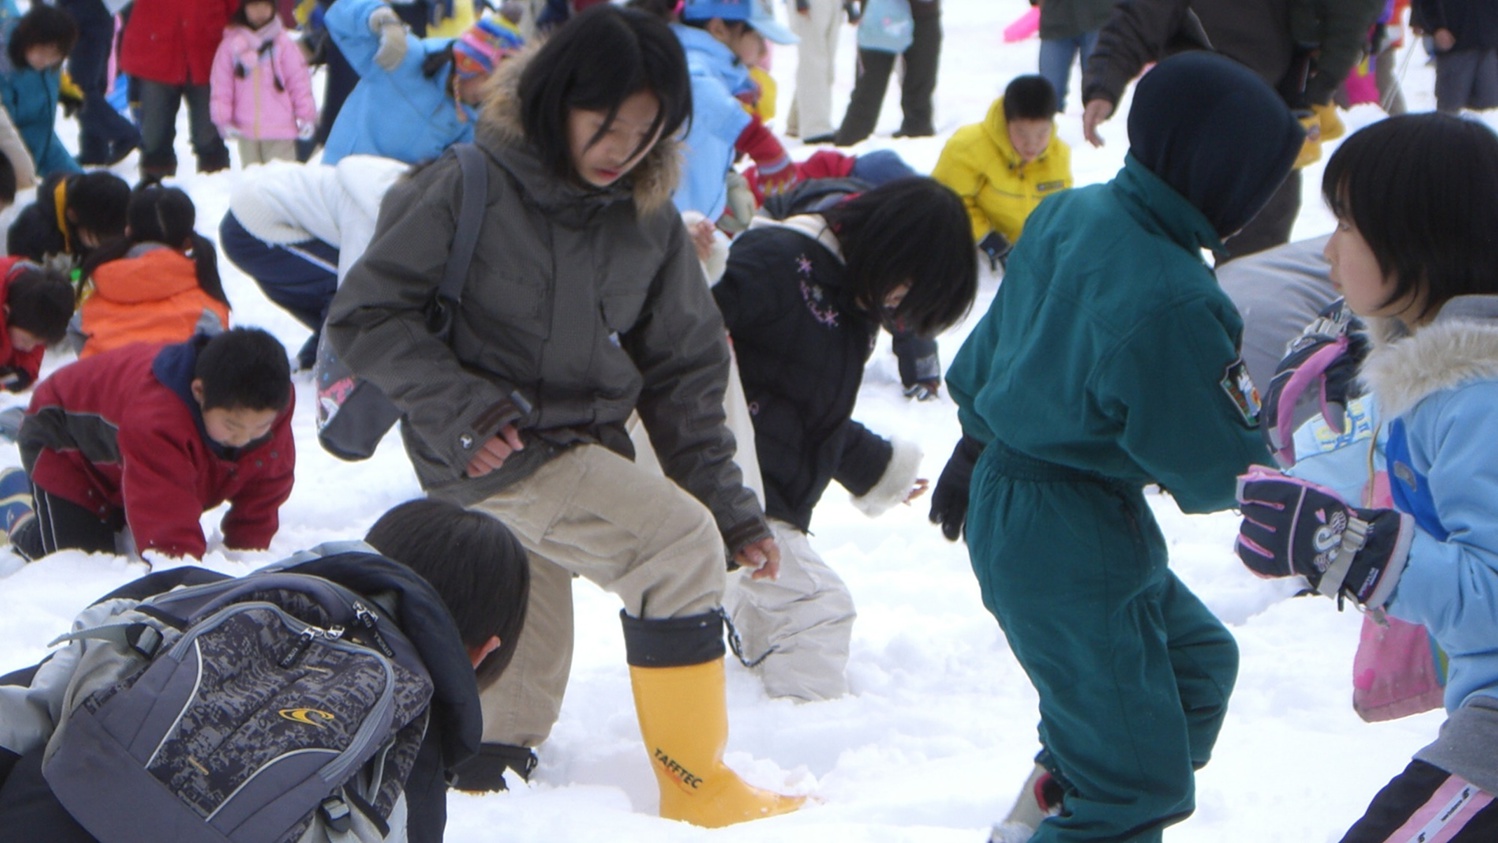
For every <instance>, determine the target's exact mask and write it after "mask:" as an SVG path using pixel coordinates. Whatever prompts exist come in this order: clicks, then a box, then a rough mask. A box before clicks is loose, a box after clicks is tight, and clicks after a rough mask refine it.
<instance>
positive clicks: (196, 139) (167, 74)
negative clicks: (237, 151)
mask: <svg viewBox="0 0 1498 843" xmlns="http://www.w3.org/2000/svg"><path fill="white" fill-rule="evenodd" d="M237 8H239V0H135V3H134V4H133V5H132V7H131V11H130V21H129V23H127V24H126V25H125V34H124V37H123V38H122V39H121V41H120V70H121V71H123V72H125V73H128V74H130V77H131V80H132V82H133V83H134V85H135V88H134V91H135V93H137V94H138V95H139V97H140V99H139V102H140V111H139V113H140V175H141V181H142V183H146V182H158V181H161V180H162V179H163V178H166V177H168V176H174V175H176V174H177V153H176V152H175V151H174V149H173V143H174V142H175V141H176V138H177V109H178V108H179V107H180V106H181V104H182V100H183V99H184V98H186V100H187V117H188V124H189V127H190V131H191V135H192V151H193V156H194V157H195V158H197V162H198V165H197V169H198V172H200V173H214V172H217V171H219V170H227V169H228V168H229V148H228V147H227V146H225V145H224V140H223V138H221V137H219V133H218V129H217V127H215V126H214V125H213V118H212V115H211V113H210V109H209V98H210V96H211V93H212V92H211V89H210V88H209V79H210V78H211V76H212V70H213V56H214V53H216V52H218V45H219V42H220V41H222V40H223V37H224V28H225V27H226V26H228V25H229V18H230V17H231V16H232V15H233V14H234V11H235V10H236V9H237Z"/></svg>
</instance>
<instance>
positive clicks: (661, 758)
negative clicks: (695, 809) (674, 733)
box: [655, 747, 702, 790]
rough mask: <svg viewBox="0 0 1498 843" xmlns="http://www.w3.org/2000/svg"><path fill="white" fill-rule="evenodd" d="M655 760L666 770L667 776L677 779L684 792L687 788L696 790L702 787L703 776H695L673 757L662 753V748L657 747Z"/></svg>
mask: <svg viewBox="0 0 1498 843" xmlns="http://www.w3.org/2000/svg"><path fill="white" fill-rule="evenodd" d="M655 760H656V761H657V762H659V763H660V765H661V767H663V768H665V770H666V774H667V775H669V776H670V777H671V778H673V779H675V780H676V783H677V784H678V785H681V787H682V789H683V790H685V789H687V788H691V789H693V790H696V789H697V788H698V787H699V786H701V784H702V777H701V776H695V775H693V774H692V772H691V771H690V770H688V769H687V768H685V767H683V766H681V765H680V764H678V763H676V761H675V760H674V759H672V758H671V756H669V755H667V754H666V753H664V752H662V751H661V749H660V747H656V750H655Z"/></svg>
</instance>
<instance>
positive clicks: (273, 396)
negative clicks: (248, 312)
mask: <svg viewBox="0 0 1498 843" xmlns="http://www.w3.org/2000/svg"><path fill="white" fill-rule="evenodd" d="M192 376H193V380H196V381H200V382H202V385H203V409H205V410H212V409H224V410H240V409H244V410H275V411H276V412H280V411H281V410H284V409H286V405H287V403H288V402H289V401H291V364H290V363H289V362H288V361H287V358H286V347H285V346H283V345H281V341H280V340H278V339H276V338H275V337H273V336H271V335H270V334H268V333H266V332H265V331H262V330H260V329H259V328H234V329H232V330H229V331H225V332H223V333H222V334H219V335H218V336H215V337H213V338H212V339H210V340H209V341H208V342H207V343H204V345H203V348H202V349H201V350H200V351H199V352H198V360H197V363H196V364H195V365H194V366H193V369H192Z"/></svg>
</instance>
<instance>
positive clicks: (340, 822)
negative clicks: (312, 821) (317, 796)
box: [317, 796, 354, 834]
mask: <svg viewBox="0 0 1498 843" xmlns="http://www.w3.org/2000/svg"><path fill="white" fill-rule="evenodd" d="M317 810H318V812H319V813H321V814H322V818H323V822H325V823H327V824H328V828H330V829H332V830H333V831H335V832H337V833H339V834H343V833H345V832H347V831H348V830H349V828H351V827H352V826H353V824H354V817H353V811H351V810H350V809H349V806H348V803H347V802H345V801H343V797H342V796H329V797H328V798H327V799H324V800H323V801H322V804H321V805H318V806H317Z"/></svg>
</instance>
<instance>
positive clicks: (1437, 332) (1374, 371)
mask: <svg viewBox="0 0 1498 843" xmlns="http://www.w3.org/2000/svg"><path fill="white" fill-rule="evenodd" d="M1369 321H1370V324H1369V331H1368V332H1369V335H1370V336H1371V337H1372V339H1373V350H1372V351H1371V352H1369V354H1368V359H1367V360H1366V361H1364V363H1363V368H1362V370H1361V372H1360V374H1361V377H1362V379H1363V382H1364V383H1365V384H1367V385H1368V387H1369V388H1371V389H1372V390H1373V394H1374V395H1376V396H1378V404H1379V409H1380V411H1381V412H1382V413H1384V414H1386V415H1387V416H1388V417H1389V418H1394V417H1396V416H1400V415H1403V414H1404V413H1406V412H1408V411H1409V410H1410V409H1412V408H1413V407H1414V406H1415V405H1416V404H1418V403H1420V401H1421V399H1423V398H1425V397H1426V396H1427V395H1431V394H1432V393H1436V392H1441V391H1443V390H1447V389H1454V388H1456V387H1459V386H1462V385H1465V384H1468V383H1472V382H1474V381H1480V380H1498V296H1458V297H1457V298H1454V299H1452V300H1451V301H1449V302H1447V303H1446V304H1445V306H1444V307H1442V308H1441V311H1440V313H1438V314H1436V317H1435V319H1434V320H1432V321H1431V322H1430V323H1429V324H1427V325H1423V326H1421V327H1420V328H1419V329H1417V330H1415V331H1409V330H1408V329H1407V328H1405V326H1404V324H1403V323H1401V322H1399V321H1397V320H1394V319H1373V320H1369Z"/></svg>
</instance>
